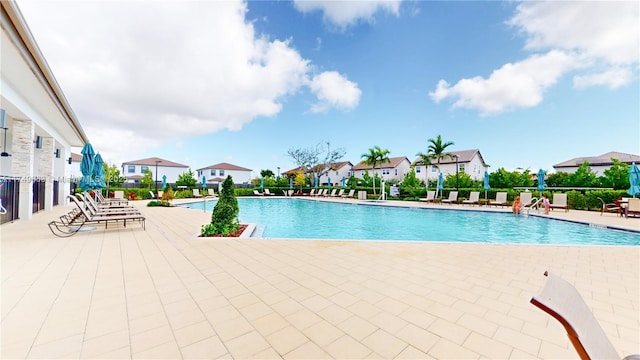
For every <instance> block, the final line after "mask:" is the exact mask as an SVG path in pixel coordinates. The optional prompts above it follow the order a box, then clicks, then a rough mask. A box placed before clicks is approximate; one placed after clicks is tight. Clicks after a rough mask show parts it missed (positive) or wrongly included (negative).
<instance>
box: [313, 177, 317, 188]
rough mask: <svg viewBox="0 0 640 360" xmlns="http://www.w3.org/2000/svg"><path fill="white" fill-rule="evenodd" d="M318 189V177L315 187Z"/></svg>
mask: <svg viewBox="0 0 640 360" xmlns="http://www.w3.org/2000/svg"><path fill="white" fill-rule="evenodd" d="M314 187H315V188H316V189H317V188H318V177H317V176H316V185H315V186H314Z"/></svg>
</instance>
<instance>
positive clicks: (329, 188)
mask: <svg viewBox="0 0 640 360" xmlns="http://www.w3.org/2000/svg"><path fill="white" fill-rule="evenodd" d="M327 187H328V190H331V178H330V177H328V176H327Z"/></svg>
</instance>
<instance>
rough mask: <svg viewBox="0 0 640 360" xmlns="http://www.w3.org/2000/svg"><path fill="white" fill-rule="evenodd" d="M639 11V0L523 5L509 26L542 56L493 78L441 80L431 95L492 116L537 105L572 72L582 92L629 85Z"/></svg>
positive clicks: (639, 35) (637, 51) (638, 44)
mask: <svg viewBox="0 0 640 360" xmlns="http://www.w3.org/2000/svg"><path fill="white" fill-rule="evenodd" d="M639 10H640V3H638V2H634V1H619V2H610V1H592V2H590V1H579V2H578V1H524V2H521V3H520V4H519V5H518V6H517V8H516V11H515V14H514V16H513V17H512V18H511V19H510V20H509V21H508V22H507V23H508V24H509V25H511V26H513V27H515V28H517V30H518V31H519V32H521V33H522V34H524V35H525V36H526V46H525V49H527V50H530V51H534V52H540V53H534V54H532V55H531V56H530V57H529V58H527V59H525V60H522V61H519V62H515V63H513V64H510V63H509V64H505V65H503V66H502V67H501V68H500V69H498V70H495V71H494V72H493V73H492V74H491V76H490V77H489V78H487V79H483V78H481V77H474V78H470V79H462V80H460V81H458V82H457V83H456V84H455V85H453V86H452V85H450V84H448V83H447V82H446V81H444V80H440V82H439V83H438V85H437V88H436V89H435V90H434V91H433V92H430V93H429V95H430V96H431V98H432V99H433V100H434V101H436V102H440V101H442V100H444V99H447V98H450V99H455V102H454V105H453V106H454V107H462V108H470V109H476V110H478V111H480V113H481V114H483V115H488V114H498V113H501V112H503V111H505V110H509V109H514V108H527V107H532V106H536V105H537V104H539V103H540V102H541V101H542V100H543V95H544V90H545V89H547V88H548V87H550V86H552V85H553V84H555V83H556V82H557V81H558V80H559V79H560V78H561V77H562V76H563V75H565V74H566V73H567V72H569V71H577V72H578V74H576V75H575V76H574V78H573V80H574V87H575V88H577V89H583V88H586V87H589V86H595V85H604V86H608V87H609V88H610V89H616V88H618V87H621V86H624V85H626V84H628V83H630V82H631V81H633V80H634V72H635V71H637V69H638V63H639V62H640V59H639V58H640V32H639V31H638V25H639V24H640V19H639ZM580 71H582V72H583V73H579V72H580Z"/></svg>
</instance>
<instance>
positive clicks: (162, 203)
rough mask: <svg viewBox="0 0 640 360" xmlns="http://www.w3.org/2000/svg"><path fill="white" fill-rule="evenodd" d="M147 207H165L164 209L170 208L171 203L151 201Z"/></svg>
mask: <svg viewBox="0 0 640 360" xmlns="http://www.w3.org/2000/svg"><path fill="white" fill-rule="evenodd" d="M147 206H152V207H153V206H166V207H171V203H170V202H168V201H164V200H162V201H160V200H152V201H149V203H148V204H147Z"/></svg>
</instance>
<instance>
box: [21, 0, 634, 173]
mask: <svg viewBox="0 0 640 360" xmlns="http://www.w3.org/2000/svg"><path fill="white" fill-rule="evenodd" d="M18 4H19V6H20V8H21V10H22V11H23V14H24V16H25V18H26V20H27V23H28V25H29V27H30V28H31V30H32V32H33V34H34V36H35V38H36V41H37V42H38V44H39V46H40V48H41V50H42V52H43V53H44V55H45V57H46V58H47V60H48V62H49V65H50V67H51V68H52V70H53V72H54V74H55V76H56V78H57V80H58V82H59V83H60V85H61V87H62V89H63V91H64V92H65V95H66V96H67V99H68V101H69V103H70V104H71V106H72V108H73V109H74V111H75V113H76V115H77V117H78V118H79V120H80V122H81V124H82V125H83V127H84V128H85V131H86V132H87V134H88V136H89V138H90V139H91V142H92V144H93V145H94V148H95V149H96V151H99V152H101V153H102V155H103V158H105V161H107V162H109V163H115V164H117V165H118V166H119V165H120V164H121V163H122V162H123V161H128V160H135V159H140V158H146V157H152V156H158V157H161V158H166V159H169V160H173V161H177V162H180V163H184V164H187V165H190V166H191V167H192V168H193V169H194V170H195V169H198V168H201V167H205V166H208V165H211V164H215V163H219V162H230V163H233V164H236V165H240V166H244V167H248V168H251V169H253V170H255V173H254V175H256V176H257V174H259V171H260V170H261V169H271V170H273V171H276V168H277V167H280V168H281V170H282V171H284V170H286V169H289V168H292V167H294V166H295V164H294V163H293V162H292V160H291V159H289V158H288V157H287V155H286V153H287V150H288V149H291V148H304V147H311V146H315V145H316V144H318V143H324V142H330V144H331V147H332V148H338V147H339V148H344V149H345V151H346V156H345V158H344V160H349V161H351V162H352V163H354V164H355V163H357V162H359V161H360V160H361V154H362V153H365V152H367V149H368V148H370V147H373V146H376V145H377V146H381V147H382V148H387V149H389V150H390V151H391V153H390V156H407V157H408V158H409V159H410V160H413V159H414V158H415V155H416V153H418V152H421V151H426V147H427V140H428V139H429V138H435V137H436V136H437V135H438V134H441V135H442V137H443V139H444V140H445V141H453V142H454V143H455V145H453V146H451V147H450V149H451V150H467V149H475V148H477V149H479V150H480V151H481V153H482V155H483V157H484V159H485V161H486V162H487V163H488V164H489V165H491V171H495V170H497V169H498V168H500V167H504V168H506V169H508V170H513V169H516V168H519V167H521V168H529V169H531V170H532V172H535V171H537V169H538V168H543V169H546V170H552V165H553V164H556V163H559V162H562V161H565V160H568V159H570V158H574V157H579V156H596V155H600V154H603V153H606V152H609V151H619V152H626V153H632V154H639V153H640V82H639V76H638V75H639V69H640V61H639V56H640V55H639V54H640V49H639V46H640V45H639V44H640V33H639V32H638V31H637V29H638V27H639V26H640V19H639V13H640V11H639V4H638V2H636V1H633V2H631V1H627V2H606V3H605V2H577V1H571V2H569V1H567V2H513V1H509V2H499V1H450V2H449V1H385V2H376V1H354V2H336V1H329V2H322V1H303V2H288V1H277V2H269V1H250V2H234V1H226V2H215V1H197V2H177V1H173V2H172V1H163V2H154V1H144V2H112V1H93V2H77V1H65V2H58V1H46V2H44V1H19V2H18Z"/></svg>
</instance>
